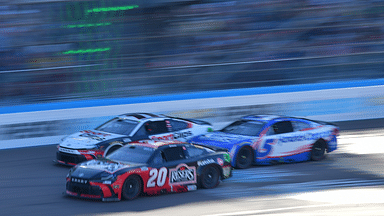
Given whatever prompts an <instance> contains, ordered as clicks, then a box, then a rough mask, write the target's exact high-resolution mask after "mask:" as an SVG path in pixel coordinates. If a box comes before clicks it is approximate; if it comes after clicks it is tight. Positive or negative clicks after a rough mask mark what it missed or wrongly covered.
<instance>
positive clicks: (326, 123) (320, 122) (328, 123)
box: [295, 117, 338, 127]
mask: <svg viewBox="0 0 384 216" xmlns="http://www.w3.org/2000/svg"><path fill="white" fill-rule="evenodd" d="M295 118H296V119H303V120H306V121H312V122H316V123H318V124H322V125H333V126H335V127H338V125H337V124H335V123H332V122H326V121H320V120H313V119H307V118H299V117H295Z"/></svg>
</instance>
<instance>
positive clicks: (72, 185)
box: [65, 181, 120, 201]
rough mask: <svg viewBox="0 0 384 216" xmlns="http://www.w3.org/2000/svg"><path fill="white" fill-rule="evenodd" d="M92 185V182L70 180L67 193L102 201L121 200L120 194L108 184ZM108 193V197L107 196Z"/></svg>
mask: <svg viewBox="0 0 384 216" xmlns="http://www.w3.org/2000/svg"><path fill="white" fill-rule="evenodd" d="M102 186H103V187H100V185H92V183H91V184H90V183H86V184H84V183H76V182H71V181H68V182H67V184H66V191H65V193H66V194H67V195H69V196H72V197H77V198H85V199H92V200H101V201H120V199H119V198H118V196H117V195H116V194H115V193H114V192H113V190H112V189H110V188H109V187H108V186H106V185H102ZM105 195H107V197H105Z"/></svg>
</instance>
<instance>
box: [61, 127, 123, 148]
mask: <svg viewBox="0 0 384 216" xmlns="http://www.w3.org/2000/svg"><path fill="white" fill-rule="evenodd" d="M120 137H124V135H120V134H113V133H107V132H103V131H97V130H84V131H80V132H77V133H74V134H71V135H69V136H67V137H65V138H64V139H63V141H62V142H61V143H60V146H61V147H66V148H71V149H92V148H94V147H97V144H99V143H101V142H104V141H106V140H112V139H116V138H120Z"/></svg>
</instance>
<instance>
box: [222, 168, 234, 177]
mask: <svg viewBox="0 0 384 216" xmlns="http://www.w3.org/2000/svg"><path fill="white" fill-rule="evenodd" d="M231 169H232V167H231V166H225V167H223V175H224V176H225V177H226V178H228V177H229V176H230V175H231Z"/></svg>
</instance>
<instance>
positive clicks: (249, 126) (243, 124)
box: [221, 120, 265, 136]
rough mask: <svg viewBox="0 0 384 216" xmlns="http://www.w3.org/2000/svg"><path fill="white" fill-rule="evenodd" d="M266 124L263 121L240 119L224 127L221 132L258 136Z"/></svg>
mask: <svg viewBox="0 0 384 216" xmlns="http://www.w3.org/2000/svg"><path fill="white" fill-rule="evenodd" d="M264 124H265V123H264V122H261V121H260V122H259V121H247V120H239V121H235V122H233V123H232V124H230V125H228V126H227V127H225V128H223V129H222V130H221V132H225V133H231V134H239V135H245V136H258V135H259V132H260V130H261V128H262V127H263V126H264Z"/></svg>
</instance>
